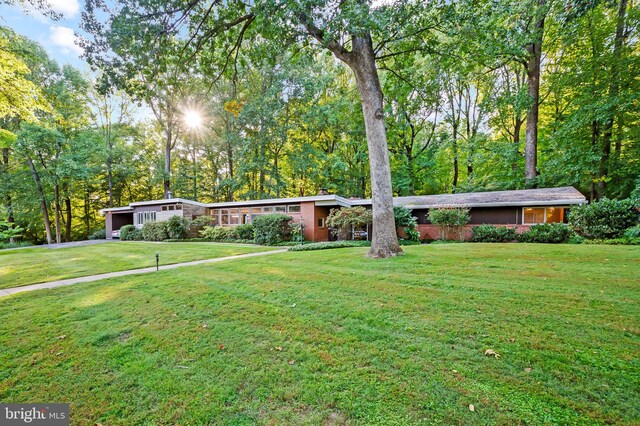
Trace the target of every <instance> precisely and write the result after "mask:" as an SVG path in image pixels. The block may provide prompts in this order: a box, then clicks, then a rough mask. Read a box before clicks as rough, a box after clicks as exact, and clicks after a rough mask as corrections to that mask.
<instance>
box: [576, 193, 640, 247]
mask: <svg viewBox="0 0 640 426" xmlns="http://www.w3.org/2000/svg"><path fill="white" fill-rule="evenodd" d="M636 203H637V202H636V201H634V200H631V199H626V200H609V199H606V198H605V199H602V200H600V201H594V202H593V203H590V204H583V205H581V206H576V207H572V208H571V210H570V212H569V225H571V226H572V227H573V229H574V230H575V231H576V232H577V233H578V234H580V235H582V236H583V237H586V238H594V239H608V238H618V237H621V236H622V235H623V234H624V232H625V230H627V229H628V228H631V227H633V226H635V225H637V224H638V219H639V216H640V212H639V211H638V209H637V206H636Z"/></svg>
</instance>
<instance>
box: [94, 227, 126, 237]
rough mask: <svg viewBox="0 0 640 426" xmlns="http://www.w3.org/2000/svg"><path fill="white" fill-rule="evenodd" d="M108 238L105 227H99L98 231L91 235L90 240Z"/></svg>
mask: <svg viewBox="0 0 640 426" xmlns="http://www.w3.org/2000/svg"><path fill="white" fill-rule="evenodd" d="M106 238H107V232H106V230H105V229H104V228H101V229H98V230H97V231H95V232H94V233H92V234H91V235H89V239H90V240H104V239H106ZM121 239H122V238H121Z"/></svg>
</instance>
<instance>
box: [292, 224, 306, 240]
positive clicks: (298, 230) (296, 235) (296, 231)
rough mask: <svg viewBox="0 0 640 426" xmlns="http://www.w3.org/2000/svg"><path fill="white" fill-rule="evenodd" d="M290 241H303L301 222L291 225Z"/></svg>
mask: <svg viewBox="0 0 640 426" xmlns="http://www.w3.org/2000/svg"><path fill="white" fill-rule="evenodd" d="M291 241H293V242H295V243H302V242H304V228H303V226H302V224H301V223H293V224H292V225H291Z"/></svg>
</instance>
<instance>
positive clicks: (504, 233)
mask: <svg viewBox="0 0 640 426" xmlns="http://www.w3.org/2000/svg"><path fill="white" fill-rule="evenodd" d="M516 239H517V234H516V229H515V228H509V227H506V226H494V225H479V226H474V227H472V228H471V241H473V242H476V243H508V242H511V241H516Z"/></svg>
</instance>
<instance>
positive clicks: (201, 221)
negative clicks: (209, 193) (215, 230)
mask: <svg viewBox="0 0 640 426" xmlns="http://www.w3.org/2000/svg"><path fill="white" fill-rule="evenodd" d="M212 223H213V218H212V217H211V216H198V217H196V218H195V219H193V221H191V225H193V226H211V224H212Z"/></svg>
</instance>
